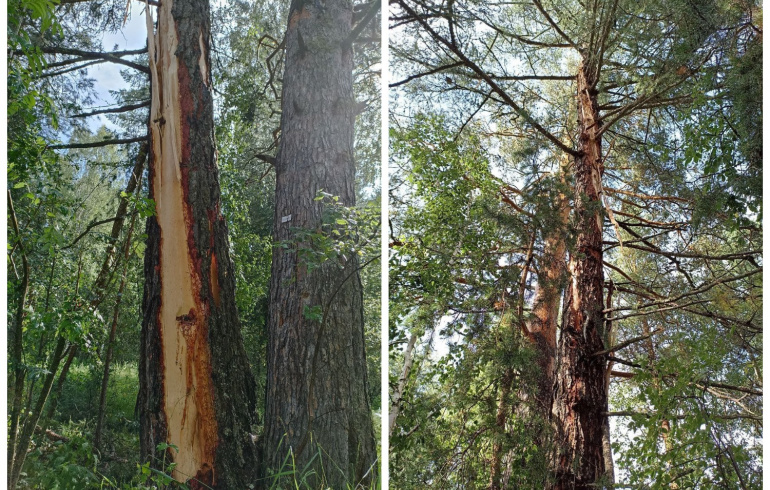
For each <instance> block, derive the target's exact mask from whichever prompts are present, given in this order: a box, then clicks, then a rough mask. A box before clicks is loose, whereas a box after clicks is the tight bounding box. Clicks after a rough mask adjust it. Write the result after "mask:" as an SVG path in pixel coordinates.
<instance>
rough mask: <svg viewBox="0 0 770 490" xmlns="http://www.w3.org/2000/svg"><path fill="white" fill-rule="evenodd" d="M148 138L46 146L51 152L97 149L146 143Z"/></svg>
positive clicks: (140, 137)
mask: <svg viewBox="0 0 770 490" xmlns="http://www.w3.org/2000/svg"><path fill="white" fill-rule="evenodd" d="M147 138H148V136H147V135H145V136H138V137H136V138H124V139H120V138H116V139H109V140H102V141H92V142H89V143H71V144H65V145H50V146H48V148H49V149H51V150H72V149H77V148H98V147H101V146H110V145H127V144H129V143H141V142H142V141H147Z"/></svg>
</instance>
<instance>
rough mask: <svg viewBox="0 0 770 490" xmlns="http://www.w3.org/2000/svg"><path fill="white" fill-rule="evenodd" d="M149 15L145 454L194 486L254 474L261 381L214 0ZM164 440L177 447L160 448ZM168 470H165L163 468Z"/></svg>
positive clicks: (237, 482)
mask: <svg viewBox="0 0 770 490" xmlns="http://www.w3.org/2000/svg"><path fill="white" fill-rule="evenodd" d="M158 10H159V12H158V32H157V34H153V28H152V22H151V19H150V18H149V13H148V19H147V21H148V46H149V54H150V71H151V76H152V85H151V87H152V103H151V111H150V114H151V116H150V121H151V122H150V138H151V139H150V141H151V147H150V165H149V176H150V177H149V179H150V180H149V182H150V197H151V198H153V199H154V200H155V211H156V216H152V217H150V218H149V219H148V220H147V236H148V238H147V249H146V255H145V264H144V271H145V279H146V281H145V290H144V299H143V305H142V310H143V321H142V334H141V354H140V356H141V357H140V365H139V377H140V392H139V400H138V405H139V411H140V425H141V437H140V444H141V453H142V459H143V460H144V461H150V463H151V465H152V466H154V467H157V468H160V467H161V466H162V464H163V461H164V460H165V461H166V462H170V461H173V462H174V463H176V467H175V468H174V471H173V475H172V476H173V477H174V478H175V479H176V480H178V481H188V482H189V483H188V484H189V485H190V486H191V487H192V488H208V487H213V488H247V487H248V486H249V484H252V483H253V482H254V481H255V467H256V461H257V454H256V447H255V445H254V442H253V441H252V437H251V435H250V433H249V432H250V428H251V424H252V423H253V422H254V415H255V393H254V390H255V382H254V380H253V378H252V375H251V369H250V366H249V364H248V361H247V358H246V352H245V350H244V348H243V340H242V337H241V331H240V323H239V321H238V314H237V311H236V307H235V294H234V292H235V278H234V276H233V266H232V263H231V260H230V256H229V252H228V250H229V244H228V239H227V226H226V223H225V220H224V218H223V217H222V215H221V212H220V199H219V197H220V191H219V181H218V171H217V164H216V154H215V149H214V119H213V101H212V92H211V87H210V84H211V78H210V69H209V66H210V56H209V38H210V30H209V4H208V1H207V0H177V1H173V0H164V1H163V2H162V4H161V6H160V7H159V8H158ZM161 443H166V444H169V445H173V446H175V447H176V450H174V449H169V450H168V451H166V452H165V454H164V452H163V451H157V447H158V445H159V444H161ZM161 469H162V468H161Z"/></svg>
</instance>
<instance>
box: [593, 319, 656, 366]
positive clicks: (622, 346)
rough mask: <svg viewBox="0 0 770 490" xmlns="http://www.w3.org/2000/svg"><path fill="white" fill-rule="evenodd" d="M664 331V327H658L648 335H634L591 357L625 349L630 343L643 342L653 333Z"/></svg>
mask: <svg viewBox="0 0 770 490" xmlns="http://www.w3.org/2000/svg"><path fill="white" fill-rule="evenodd" d="M607 321H610V319H608V320H607ZM662 331H663V329H662V328H659V329H657V330H655V331H653V332H650V333H648V334H647V335H640V336H639V337H634V338H632V339H628V340H626V341H625V342H621V343H619V344H618V345H615V346H612V347H610V348H609V349H605V350H602V351H599V352H596V353H594V354H592V355H591V357H597V356H603V355H605V354H609V353H610V352H615V351H619V350H621V349H625V348H626V347H628V346H629V345H632V344H635V343H637V342H641V341H642V340H647V339H649V338H650V337H652V336H653V335H657V334H659V333H660V332H662Z"/></svg>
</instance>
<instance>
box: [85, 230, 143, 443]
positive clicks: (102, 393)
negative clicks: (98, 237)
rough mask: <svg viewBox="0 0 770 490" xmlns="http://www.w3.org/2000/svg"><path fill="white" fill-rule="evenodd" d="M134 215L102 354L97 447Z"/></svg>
mask: <svg viewBox="0 0 770 490" xmlns="http://www.w3.org/2000/svg"><path fill="white" fill-rule="evenodd" d="M135 221H136V215H134V216H133V217H132V218H131V226H129V228H128V236H127V237H126V244H125V248H124V251H123V275H122V276H121V278H120V286H118V295H117V298H116V299H115V307H114V310H113V314H112V325H111V326H110V335H109V338H108V340H107V352H106V353H105V355H104V374H103V375H102V389H101V391H100V392H99V410H98V412H97V416H96V430H95V431H94V447H95V448H96V449H99V448H100V447H101V443H102V428H103V426H104V411H105V407H106V404H107V387H108V385H109V381H110V363H111V362H112V352H113V350H114V348H115V335H116V334H117V331H118V317H119V315H120V303H121V301H122V299H123V289H124V288H125V286H126V275H127V274H128V256H129V252H130V250H131V237H132V235H133V233H134V223H135Z"/></svg>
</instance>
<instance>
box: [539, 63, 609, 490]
mask: <svg viewBox="0 0 770 490" xmlns="http://www.w3.org/2000/svg"><path fill="white" fill-rule="evenodd" d="M596 81H597V80H596V71H595V70H593V69H591V67H590V66H587V65H586V64H585V63H581V64H580V67H579V69H578V76H577V99H578V126H579V148H578V150H579V152H580V154H579V156H578V157H576V158H575V170H574V178H575V198H574V199H575V215H576V225H577V230H578V233H577V243H576V245H575V250H574V251H572V252H571V253H570V259H569V274H570V283H569V285H568V286H567V291H566V296H565V300H564V311H563V320H562V331H561V337H560V338H559V346H558V360H559V366H558V368H557V375H556V380H555V390H554V393H555V396H554V406H553V417H554V422H555V426H556V431H557V434H556V437H557V439H556V450H555V455H554V460H553V469H552V471H553V475H552V476H553V482H551V483H549V488H551V489H558V490H567V489H589V488H591V487H590V485H591V484H593V483H594V482H596V481H597V480H598V479H600V478H601V477H602V476H603V475H604V473H605V467H604V455H603V450H602V433H603V428H604V418H605V416H604V415H602V414H603V413H605V412H606V411H607V393H606V391H605V386H604V376H605V365H606V363H605V358H604V357H603V356H593V354H594V353H596V352H599V351H601V350H602V349H603V348H604V342H603V328H604V312H603V310H604V301H603V288H604V272H603V269H602V214H601V209H602V208H601V201H600V199H601V196H600V189H601V177H602V172H603V167H602V160H601V158H602V154H601V136H600V135H599V134H598V131H599V130H600V128H601V121H600V120H599V109H598V102H597V91H596V85H595V84H596Z"/></svg>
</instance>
